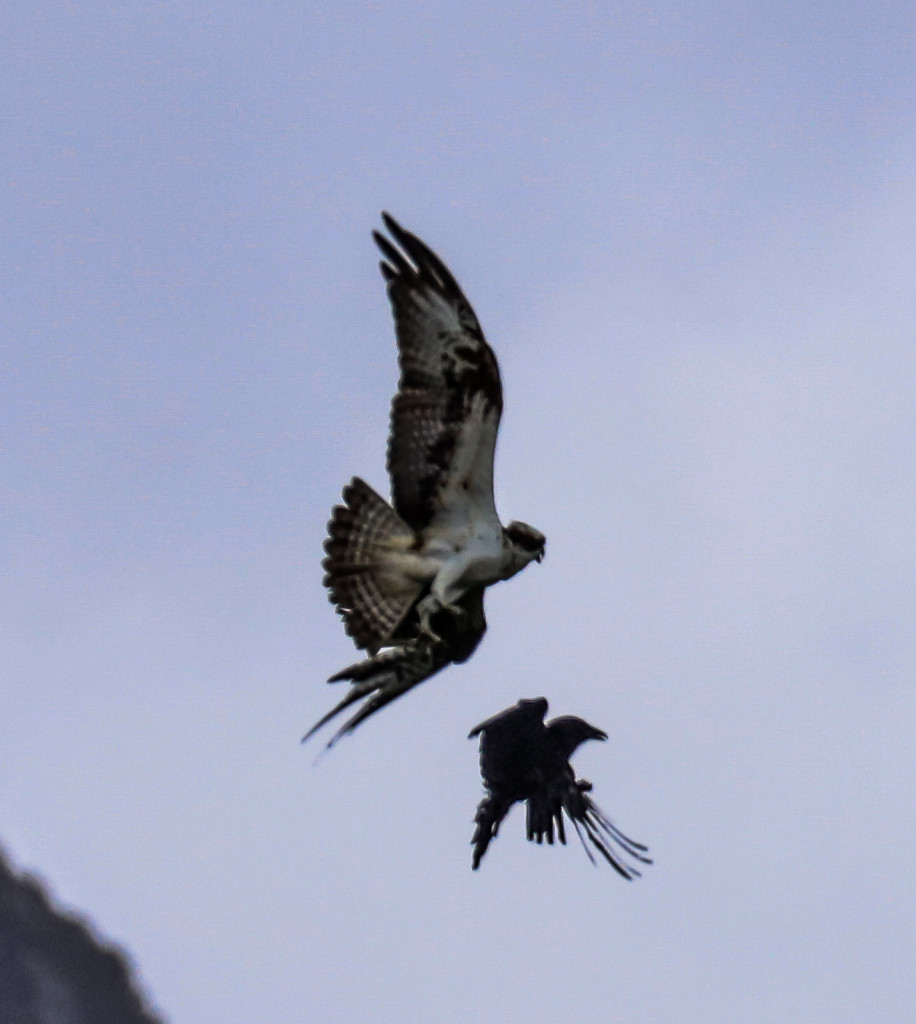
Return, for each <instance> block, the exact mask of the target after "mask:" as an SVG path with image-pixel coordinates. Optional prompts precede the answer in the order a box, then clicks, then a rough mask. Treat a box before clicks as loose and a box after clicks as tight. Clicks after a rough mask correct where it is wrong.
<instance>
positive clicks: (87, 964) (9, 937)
mask: <svg viewBox="0 0 916 1024" xmlns="http://www.w3.org/2000/svg"><path fill="white" fill-rule="evenodd" d="M0 1021H2V1022H3V1024H163V1020H162V1018H161V1017H158V1016H157V1015H155V1014H154V1013H152V1012H151V1011H150V1010H149V1008H147V1007H146V1006H145V1004H144V1001H143V999H142V998H141V996H140V995H139V993H138V991H137V988H136V985H135V983H134V981H133V979H132V977H131V968H130V963H129V961H128V959H127V957H126V956H125V954H124V953H123V952H121V951H119V950H117V949H115V948H114V947H112V946H111V945H108V944H106V943H104V942H103V941H102V940H101V939H100V938H99V937H98V936H97V935H96V934H95V933H94V931H93V929H92V927H91V925H90V924H89V923H88V921H86V920H85V919H82V918H79V917H77V916H75V915H74V914H72V913H70V912H65V911H63V910H61V909H60V908H58V907H56V906H55V905H54V904H53V902H52V900H51V898H50V897H49V896H48V894H47V892H46V890H45V887H44V886H43V885H42V884H41V883H40V882H39V881H38V880H37V879H35V878H33V877H30V876H28V875H24V874H20V873H18V872H16V871H14V870H13V868H12V867H11V866H10V863H9V861H8V860H7V859H6V857H5V856H4V854H3V851H2V849H0Z"/></svg>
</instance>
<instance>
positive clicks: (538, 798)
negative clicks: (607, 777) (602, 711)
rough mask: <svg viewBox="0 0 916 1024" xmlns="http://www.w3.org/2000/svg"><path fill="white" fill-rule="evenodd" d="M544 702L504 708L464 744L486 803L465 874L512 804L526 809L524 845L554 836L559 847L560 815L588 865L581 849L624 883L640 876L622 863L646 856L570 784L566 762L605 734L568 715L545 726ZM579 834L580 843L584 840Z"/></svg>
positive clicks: (582, 785) (583, 784) (578, 784)
mask: <svg viewBox="0 0 916 1024" xmlns="http://www.w3.org/2000/svg"><path fill="white" fill-rule="evenodd" d="M546 714H547V701H546V699H545V698H544V697H535V698H533V699H531V700H520V701H519V702H518V703H517V704H515V705H513V706H512V707H511V708H507V709H506V710H505V711H501V712H500V713H499V714H498V715H494V716H493V717H492V718H488V719H487V720H486V721H485V722H481V724H480V725H478V726H477V728H476V729H472V730H471V732H470V733H469V735H468V739H471V738H473V737H474V736H480V774H481V776H482V777H483V784H484V788H485V790H486V796H484V798H483V800H482V801H481V802H480V806H479V807H478V808H477V814H476V816H475V818H474V821H475V824H476V826H477V828H476V830H475V832H474V838H473V839H472V840H471V842H472V844H473V846H474V855H473V861H472V867H473V868H474V870H475V871H476V870H477V868H478V867H479V866H480V861H481V860H482V858H483V855H484V854H485V853H486V852H487V847H488V846H489V845H490V841H491V840H492V839H495V838H496V834H497V832H498V831H499V826H500V824H501V823H502V821H503V819H504V818H505V817H506V815H507V814H508V813H509V810H510V808H511V807H512V805H513V804H514V803H516V802H521V801H525V802H526V804H527V814H528V826H527V827H528V839H529V840H534V841H536V842H538V843H542V842H543V841H544V839H545V838H546V839H547V842H548V843H553V837H554V832H556V835H557V837H558V838H559V840H560V842H561V843H564V844H565V843H566V830H565V828H564V824H563V814H564V812H565V814H566V815H567V817H568V818H569V820H570V821H571V822H572V823H573V826H574V827H575V830H576V834H577V835H578V836H579V840H580V841H581V843H582V847H583V849H584V850H585V852H586V853H587V854H588V859H589V860H590V861H591V862H592V863H593V864H594V863H596V861H595V858H594V855H593V854H592V851H591V850H590V849H589V846H588V844H587V843H586V841H585V837H586V836H587V837H588V839H589V841H590V842H591V844H592V846H594V848H595V849H596V850H597V851H598V853H600V854H601V856H602V857H603V858H604V859H605V860H606V861H607V862H608V864H610V865H611V867H612V868H613V869H614V870H615V871H617V872H618V874H620V875H622V876H623V877H624V878H626V879H627V880H630V879H633V878H636V877H638V876H639V875H640V871H639V870H638V869H637V868H636V867H635V866H634V865H632V864H630V863H628V862H627V858H629V860H631V861H638V862H639V863H640V864H651V863H652V861H651V860H650V859H649V857H648V856H646V854H647V853H648V852H649V851H648V848H647V847H645V846H643V845H642V843H637V842H635V841H634V840H632V839H629V838H628V837H627V836H625V835H624V834H623V833H622V832H621V831H620V829H618V828H617V826H616V825H615V824H614V823H613V822H612V821H611V820H610V818H608V817H607V815H606V814H605V813H604V812H603V811H602V810H601V809H600V808H599V807H598V805H597V804H596V803H595V802H594V801H593V800H592V798H591V797H590V796H589V793H590V792H591V789H592V784H591V783H590V782H588V781H586V780H585V779H577V778H576V773H575V772H574V771H573V768H572V765H571V764H570V763H569V759H570V757H572V755H573V752H574V751H575V750H576V748H577V747H578V746H579V745H580V744H581V743H584V742H585V741H586V740H606V739H607V733H605V732H602V731H601V729H596V728H595V726H593V725H589V723H588V722H586V721H583V719H581V718H576V717H575V716H573V715H564V716H562V717H560V718H553V719H551V720H550V721H549V722H547V723H546V724H545V722H544V716H545V715H546ZM583 832H584V833H585V835H583Z"/></svg>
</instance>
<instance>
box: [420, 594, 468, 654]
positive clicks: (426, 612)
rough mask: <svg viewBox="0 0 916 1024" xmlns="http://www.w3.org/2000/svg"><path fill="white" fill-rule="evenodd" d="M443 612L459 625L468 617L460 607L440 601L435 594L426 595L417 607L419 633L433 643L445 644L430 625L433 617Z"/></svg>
mask: <svg viewBox="0 0 916 1024" xmlns="http://www.w3.org/2000/svg"><path fill="white" fill-rule="evenodd" d="M443 612H445V613H446V614H447V615H450V616H451V617H452V618H453V619H454V620H455V621H456V623H457V624H459V625H460V624H462V623H463V622H464V621H465V619H467V617H468V613H467V612H466V611H465V610H464V608H462V607H461V606H460V605H457V604H452V603H451V602H449V601H441V600H440V599H439V598H438V597H436V596H435V594H427V595H426V597H424V598H423V600H422V601H421V602H420V603H419V604H418V605H417V613H418V615H419V616H420V632H421V633H422V634H423V635H424V636H427V637H429V638H430V639H431V640H432V641H433V642H435V643H444V642H445V641H444V639H443V638H442V637H441V636H440V635H439V634H438V633H437V632H436V630H435V629H433V625H432V620H433V617H434V616H436V615H440V614H441V613H443Z"/></svg>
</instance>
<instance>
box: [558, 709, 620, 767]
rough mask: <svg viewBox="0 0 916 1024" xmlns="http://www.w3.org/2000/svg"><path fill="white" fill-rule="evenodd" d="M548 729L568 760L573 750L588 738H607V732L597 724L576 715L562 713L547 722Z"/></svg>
mask: <svg viewBox="0 0 916 1024" xmlns="http://www.w3.org/2000/svg"><path fill="white" fill-rule="evenodd" d="M547 731H548V732H549V733H550V735H551V737H552V738H553V740H554V741H555V742H556V744H557V747H558V748H559V749H560V751H561V753H562V754H563V757H564V758H565V759H566V760H567V761H568V760H569V759H570V757H572V754H573V751H574V750H575V749H576V747H578V746H579V744H580V743H584V742H585V741H586V740H606V739H607V733H606V732H603V731H602V730H601V729H596V728H595V726H593V725H589V724H588V722H586V721H585V720H584V719H582V718H576V716H575V715H562V716H561V717H560V718H554V719H553V720H552V721H550V722H548V723H547Z"/></svg>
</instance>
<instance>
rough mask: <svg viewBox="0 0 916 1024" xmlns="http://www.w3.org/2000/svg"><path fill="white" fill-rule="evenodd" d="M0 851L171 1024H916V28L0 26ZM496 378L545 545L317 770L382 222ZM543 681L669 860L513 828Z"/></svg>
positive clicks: (348, 22) (536, 11) (564, 12)
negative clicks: (592, 848) (474, 849)
mask: <svg viewBox="0 0 916 1024" xmlns="http://www.w3.org/2000/svg"><path fill="white" fill-rule="evenodd" d="M0 38H2V39H3V44H2V47H3V51H4V59H3V61H2V62H0V103H2V110H3V111H4V113H3V116H2V122H0V123H2V126H3V127H2V131H3V145H2V147H0V195H2V202H3V214H2V218H0V224H2V228H0V230H2V233H3V237H2V243H0V275H2V276H0V281H2V284H0V287H2V290H3V300H2V303H0V317H2V332H0V338H2V341H0V344H2V360H3V385H2V387H3V396H2V397H3V400H2V403H0V459H2V478H0V526H2V529H0V566H2V572H3V575H4V580H5V583H4V586H3V588H2V590H0V614H2V619H0V635H2V636H3V643H4V647H5V655H4V659H3V660H4V665H3V670H2V671H3V692H4V694H5V695H6V700H5V708H4V715H3V724H2V725H0V734H2V740H3V741H2V744H0V808H2V823H0V839H2V841H3V842H5V843H6V844H7V845H8V847H9V849H10V852H11V854H12V855H13V857H14V858H15V859H16V861H17V862H18V863H19V864H21V865H22V866H25V867H28V868H31V869H36V870H38V871H39V872H42V873H44V874H45V875H46V877H47V878H48V879H49V880H50V881H51V883H52V885H53V887H54V888H55V890H56V891H57V892H58V893H59V894H60V896H61V897H62V898H63V899H65V900H66V901H68V902H69V903H71V904H73V905H76V906H78V907H80V908H84V909H86V910H87V911H89V912H91V914H92V915H93V916H94V918H95V919H96V921H97V923H98V925H99V927H100V929H101V930H102V931H103V932H104V933H105V934H107V935H109V936H111V937H113V938H115V939H117V940H119V941H121V942H123V943H124V944H125V945H126V946H127V947H128V948H129V949H130V950H131V951H132V952H133V954H134V955H135V956H136V958H137V960H138V961H139V964H140V966H141V969H142V974H143V978H144V980H145V982H146V984H147V985H148V987H149V989H150V991H151V992H152V993H153V994H154V996H155V999H156V1000H157V1002H158V1003H159V1005H160V1006H161V1008H162V1010H163V1011H164V1013H166V1014H167V1015H168V1016H169V1017H170V1018H171V1019H172V1020H173V1021H174V1022H175V1024H178V1022H181V1024H213V1022H216V1021H218V1022H219V1024H252V1022H261V1021H269V1022H270V1024H301V1022H306V1021H308V1022H316V1021H320V1022H322V1024H350V1022H354V1021H371V1022H372V1024H405V1022H411V1024H412V1022H419V1024H427V1022H428V1024H465V1022H478V1021H480V1022H484V1021H499V1022H501V1024H514V1022H521V1021H525V1022H526V1024H541V1022H543V1024H547V1022H554V1021H556V1020H560V1019H575V1020H578V1021H583V1022H590V1021H595V1022H601V1024H608V1022H613V1021H621V1022H622V1021H626V1022H627V1024H662V1022H664V1024H694V1022H700V1021H703V1022H705V1021H709V1020H735V1021H738V1020H740V1021H741V1022H742V1024H772V1022H773V1021H774V1020H780V1021H781V1022H784V1024H821V1022H823V1024H861V1022H862V1021H865V1020H867V1021H869V1024H901V1021H905V1020H908V1019H911V1018H913V1017H914V1015H916V981H914V976H913V969H912V965H913V963H914V962H916V941H914V934H913V920H914V916H916V889H914V884H913V881H912V863H913V858H914V852H916V825H914V816H913V778H914V769H916V740H914V738H913V737H914V735H916V698H914V676H916V637H914V629H913V623H914V621H916V531H914V525H913V524H914V506H916V485H914V459H913V451H914V447H916V355H914V326H913V325H914V323H916V289H914V280H916V256H914V246H913V238H914V227H913V225H914V218H916V160H914V155H913V154H914V142H916V109H914V107H916V72H914V67H916V46H914V41H916V10H914V8H913V7H912V5H911V4H904V3H899V4H879V5H875V4H864V3H862V4H852V3H844V4H836V3H829V4H828V3H814V4H807V5H805V6H804V7H803V8H801V7H799V6H798V5H796V4H788V3H785V4H776V3H759V4H743V3H718V4H715V3H702V4H699V5H698V4H690V5H687V4H654V5H648V6H643V7H639V8H635V7H633V6H632V5H623V4H621V5H616V4H602V3H581V4H569V3H567V4H552V5H544V4H541V5H530V4H525V5H523V4H501V3H495V4H494V3H489V4H486V5H484V4H479V5H468V4H467V3H463V4H457V3H445V4H434V3H425V4H424V3H393V4H369V3H354V4H350V5H348V6H347V7H346V8H343V7H331V6H329V5H325V6H324V7H320V8H316V7H315V6H309V5H303V4H288V3H274V4H266V5H254V4H251V3H231V4H227V5H223V6H210V5H203V4H181V3H161V2H153V3H148V4H144V5H142V6H141V5H126V4H115V3H108V4H82V3H79V2H74V3H56V4H52V3H40V2H39V3H35V4H30V5H28V6H23V5H20V6H19V7H18V8H13V7H10V9H8V10H5V11H4V12H3V13H2V15H0ZM381 209H388V210H390V211H391V212H392V213H393V214H394V215H395V216H396V217H398V218H399V219H400V220H401V221H402V223H404V225H405V226H406V227H408V228H409V229H411V230H413V231H415V232H416V233H418V234H419V235H420V236H421V237H423V238H424V239H425V240H426V241H427V242H428V243H429V244H430V245H431V246H432V247H433V248H434V249H435V250H437V251H438V252H439V253H440V255H442V257H443V258H444V259H445V260H446V261H447V262H448V263H449V265H450V266H451V268H452V269H453V271H454V272H455V274H456V275H457V277H458V278H459V280H460V281H461V283H462V285H463V286H464V288H465V290H466V292H467V293H468V295H469V297H470V299H471V301H472V302H473V303H474V305H475V308H476V310H477V313H478V315H479V317H480V319H481V321H482V323H483V326H484V328H485V330H486V331H487V334H488V337H489V339H490V341H491V343H492V344H493V346H494V348H495V349H496V351H497V354H498V355H499V358H500V361H501V364H502V369H503V376H504V389H505V397H506V412H505V417H504V423H503V431H502V435H501V441H500V448H499V453H498V481H497V500H498V504H499V507H500V511H501V513H502V515H503V518H504V520H507V521H508V520H509V519H512V518H519V519H524V520H526V521H528V522H531V523H533V524H534V525H536V526H537V527H539V528H540V529H542V530H544V532H545V533H546V534H547V536H548V556H547V559H546V561H545V562H544V563H543V565H540V566H532V567H531V568H530V569H528V570H527V571H526V572H525V573H524V574H522V575H521V576H519V577H518V578H517V579H515V580H513V581H511V582H510V583H508V584H506V585H504V586H500V587H498V588H496V589H494V590H493V591H492V592H491V593H490V595H489V598H488V616H489V620H490V632H489V634H488V636H487V638H486V639H485V641H484V643H483V644H482V646H481V648H480V649H479V651H478V652H477V654H476V655H475V657H474V658H473V660H472V661H471V662H470V663H469V664H467V665H465V666H463V667H454V668H452V669H450V670H448V671H447V672H446V673H443V674H442V675H441V676H440V677H438V678H437V679H435V680H434V681H432V682H430V683H429V684H427V685H425V686H424V687H422V688H420V689H418V690H416V691H414V692H413V693H411V694H410V695H408V696H407V697H405V698H404V699H403V700H402V701H399V702H398V703H396V704H395V705H393V706H392V707H390V708H388V709H387V710H385V711H384V712H383V713H382V714H380V715H379V716H377V718H375V719H374V720H373V721H372V722H370V723H368V724H367V725H366V726H365V727H364V728H363V729H361V730H360V732H359V733H357V734H356V735H355V736H354V737H351V738H348V739H347V740H346V741H344V742H342V743H341V744H340V745H339V747H338V748H337V749H336V750H335V751H334V752H333V753H332V754H331V755H330V756H328V757H325V758H323V759H322V760H321V761H320V762H319V763H318V765H317V766H316V767H313V764H312V762H313V759H314V757H315V754H316V753H317V751H318V749H319V748H318V745H317V744H316V746H315V747H314V748H313V749H311V750H310V749H308V748H302V747H300V746H299V743H298V740H299V737H300V735H301V734H302V732H303V731H304V730H305V728H306V727H307V726H309V725H310V724H311V723H312V722H313V721H314V720H315V719H316V718H317V717H319V716H320V715H321V714H322V713H323V712H324V711H325V710H327V709H328V708H329V707H330V705H331V703H332V702H333V701H335V700H336V699H338V697H339V690H337V689H332V688H331V687H328V686H326V685H325V684H324V682H323V680H324V679H325V678H326V677H327V676H328V675H329V674H330V673H331V672H333V671H336V670H337V669H339V668H341V667H342V666H343V665H345V664H347V663H349V662H350V661H351V660H353V657H354V653H355V652H354V651H353V648H352V645H351V644H350V642H349V641H348V640H347V638H346V637H345V635H344V633H343V629H342V627H341V625H340V624H339V622H337V621H336V619H335V616H334V614H333V611H332V608H331V606H330V605H329V604H328V603H327V600H326V598H325V594H324V591H323V589H322V587H321V583H320V580H321V570H320V566H319V561H320V557H321V541H322V538H323V534H324V527H325V522H326V519H327V515H328V512H329V510H330V507H331V505H332V504H333V503H334V502H335V501H336V500H337V497H338V495H339V492H340V488H341V487H342V485H343V484H344V483H345V482H346V481H347V480H348V479H349V477H350V476H351V475H353V474H359V475H361V476H364V477H365V478H366V479H367V480H368V481H369V482H370V483H372V484H373V485H374V486H376V487H377V488H379V489H381V490H384V489H385V488H386V487H387V482H386V479H385V474H384V450H385V441H386V432H387V417H388V404H389V401H390V397H391V393H392V391H393V388H394V385H395V382H396V367H395V352H394V341H393V332H392V328H391V323H390V314H389V311H388V306H387V301H386V298H385V294H384V288H383V283H382V281H381V278H380V276H379V274H378V270H377V266H376V253H375V251H374V247H373V246H372V244H371V241H370V238H369V232H370V230H371V229H372V228H373V227H376V226H378V223H379V222H378V214H379V211H380V210H381ZM540 694H544V695H546V696H547V697H548V698H549V700H550V701H551V707H552V712H553V713H555V714H579V715H582V716H584V717H585V718H587V719H589V720H590V721H592V722H594V723H595V724H596V725H598V726H600V727H602V728H604V729H605V730H607V732H608V733H609V734H610V740H609V742H608V743H606V744H592V745H590V746H589V747H586V748H584V749H583V750H582V751H581V753H580V755H579V756H578V757H577V760H576V764H577V766H578V768H579V770H580V771H581V773H582V774H584V775H585V776H586V777H588V778H591V779H592V780H593V781H594V783H595V795H596V797H597V799H598V801H599V802H600V803H601V805H602V806H603V807H604V808H605V809H606V810H607V811H608V812H609V813H610V814H611V816H612V817H613V818H614V819H615V820H616V821H617V822H618V823H619V825H620V826H621V828H622V829H623V830H624V831H625V832H627V833H628V834H629V835H632V836H633V837H634V838H636V839H639V840H643V841H645V842H647V843H648V844H649V845H650V846H651V848H652V852H653V854H654V856H655V857H656V861H657V863H656V865H655V866H654V867H653V868H652V869H651V870H649V871H648V872H647V873H646V875H645V877H644V878H643V879H642V880H641V881H639V882H636V883H633V884H632V885H627V884H625V883H624V882H622V881H621V880H620V879H619V878H617V877H616V876H615V875H614V874H613V873H612V872H611V871H610V870H595V869H593V868H592V867H591V865H589V863H588V861H587V860H586V858H585V855H584V854H583V853H582V852H581V850H578V849H576V848H569V849H565V850H564V849H544V848H537V847H535V846H533V845H529V844H526V843H525V841H524V834H523V832H524V826H523V820H522V817H521V816H520V815H519V814H518V813H516V814H515V815H513V816H511V817H510V819H509V820H508V821H507V822H506V824H505V826H504V828H503V830H502V832H501V834H500V836H499V839H498V840H497V842H496V843H495V844H494V845H493V847H492V848H491V850H490V852H489V853H488V855H487V859H486V860H485V862H484V863H483V865H482V867H481V870H480V871H479V872H476V873H473V874H472V872H471V870H470V848H469V846H468V843H469V840H470V836H471V831H472V821H471V819H472V816H473V811H474V807H475V804H476V802H477V800H478V799H479V796H480V783H479V778H478V774H477V764H476V748H475V745H474V744H473V743H471V742H468V741H466V740H465V739H464V737H465V735H466V733H467V731H468V730H469V729H470V728H471V727H472V726H473V725H476V724H477V723H478V722H479V721H480V720H482V719H483V718H485V717H487V716H488V715H490V714H493V713H494V712H496V711H498V710H500V709H502V708H504V707H506V706H507V705H509V704H510V703H512V702H514V701H515V700H517V699H518V698H519V697H521V696H526V697H533V696H537V695H540Z"/></svg>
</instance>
